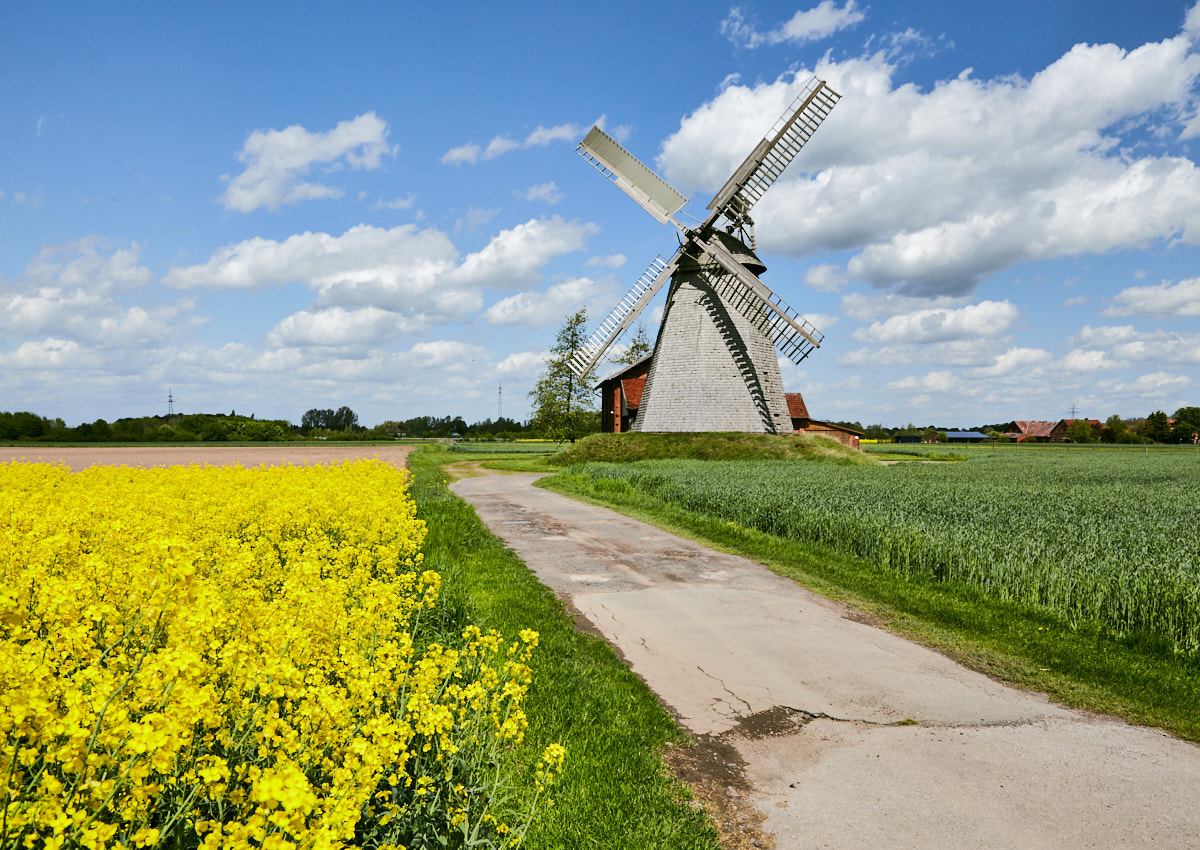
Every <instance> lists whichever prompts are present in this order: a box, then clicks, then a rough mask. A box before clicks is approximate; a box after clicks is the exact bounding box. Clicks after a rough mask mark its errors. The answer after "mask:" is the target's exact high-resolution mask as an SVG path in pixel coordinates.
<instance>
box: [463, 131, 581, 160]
mask: <svg viewBox="0 0 1200 850" xmlns="http://www.w3.org/2000/svg"><path fill="white" fill-rule="evenodd" d="M585 132H586V128H584V127H581V126H580V125H578V124H559V125H557V126H555V127H542V126H541V125H539V126H538V127H537V129H535V130H533V131H532V132H531V133H529V134H528V135H527V136H526V137H525V138H524V139H522V140H517V139H514V138H512V137H510V136H496V137H495V138H493V139H492V140H491V141H490V142H488V144H487V147H486V148H480V147H479V145H478V144H476V143H475V142H468V143H467V144H465V145H459V146H458V147H455V148H451V149H450V150H448V151H446V153H444V154H443V155H442V164H443V165H455V166H457V165H464V164H465V165H475V164H476V163H478V162H479V161H480V160H485V161H486V160H489V159H495V158H496V157H498V156H503V155H504V154H506V153H510V152H512V151H515V150H528V149H529V148H535V147H545V146H547V145H549V144H552V143H554V142H574V141H577V140H578V139H580V138H582V137H583V134H584V133H585Z"/></svg>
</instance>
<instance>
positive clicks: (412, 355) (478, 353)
mask: <svg viewBox="0 0 1200 850" xmlns="http://www.w3.org/2000/svg"><path fill="white" fill-rule="evenodd" d="M484 353H485V349H483V348H481V347H480V346H478V345H470V344H468V343H465V342H459V341H458V340H452V339H439V340H434V341H432V342H418V343H417V344H416V345H414V346H413V347H412V350H411V351H410V352H409V353H408V355H407V356H406V357H405V360H406V361H407V362H411V363H412V364H413V365H415V366H418V367H420V368H425V369H435V368H444V367H447V366H448V367H452V368H454V369H458V370H462V369H466V368H468V365H469V364H470V363H471V362H472V361H475V360H478V359H479V358H480V357H482V356H483V355H484Z"/></svg>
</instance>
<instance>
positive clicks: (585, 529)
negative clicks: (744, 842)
mask: <svg viewBox="0 0 1200 850" xmlns="http://www.w3.org/2000/svg"><path fill="white" fill-rule="evenodd" d="M537 477H538V476H535V475H498V476H487V477H480V478H466V479H463V480H461V481H458V482H456V483H455V484H454V485H453V486H452V489H453V490H454V492H455V493H457V494H458V495H459V496H461V497H462V498H463V499H465V500H467V501H468V502H469V503H471V504H472V505H473V506H474V507H475V510H476V512H477V513H478V514H479V516H480V518H481V519H482V520H483V522H484V523H485V524H486V525H487V526H488V527H489V528H490V529H491V530H492V532H493V533H495V534H496V535H497V536H499V537H501V538H503V539H504V540H505V541H506V542H507V543H508V545H509V546H510V547H512V548H513V549H514V550H515V551H516V552H517V553H518V554H519V555H520V556H521V558H522V559H523V560H524V561H525V563H526V564H527V565H528V566H529V567H530V569H532V570H533V571H534V572H535V573H536V574H537V576H538V578H539V579H540V580H541V581H542V582H543V583H544V584H546V585H548V586H549V587H551V588H552V589H553V590H554V591H555V592H556V593H557V594H558V595H559V596H560V597H561V598H563V599H564V600H567V601H568V602H569V603H570V604H571V605H572V606H573V607H574V608H575V609H576V610H578V611H579V612H580V613H581V614H582V616H584V617H586V618H587V620H588V621H589V622H590V623H591V625H592V626H594V627H595V628H596V629H597V630H598V631H599V632H600V633H601V634H603V635H604V637H605V638H606V639H607V640H608V641H609V642H610V643H611V644H612V645H613V646H615V647H616V648H617V649H618V650H619V651H620V652H621V653H622V654H623V656H624V657H625V659H626V660H627V661H628V663H629V665H630V667H631V668H632V669H633V670H634V671H635V672H636V673H637V674H638V675H640V676H641V677H642V678H643V679H644V680H645V681H646V683H647V684H648V685H649V686H650V688H651V689H652V690H653V691H654V692H655V693H656V694H658V696H659V698H660V699H661V700H662V701H663V703H665V704H666V705H667V706H668V707H669V708H670V709H672V710H673V711H674V712H675V714H676V716H677V717H678V719H679V722H680V723H681V724H682V725H683V726H685V727H686V728H687V729H689V730H690V731H692V732H693V733H695V734H696V735H698V736H701V737H703V738H720V739H722V741H723V742H724V743H727V744H729V745H731V746H732V747H733V748H735V749H736V751H737V753H738V755H739V756H740V757H741V759H742V760H743V761H744V770H743V774H742V775H743V777H744V779H745V785H747V786H748V789H749V790H748V796H749V799H750V801H751V802H752V803H753V805H754V806H755V807H756V808H757V809H758V811H759V812H760V813H761V817H762V818H763V821H762V826H763V829H764V830H765V832H767V833H768V834H770V835H773V837H774V839H775V841H776V843H777V846H779V847H783V848H793V847H795V848H818V847H819V848H863V847H876V846H887V847H894V848H918V847H919V848H963V847H973V848H984V847H995V848H1000V847H1004V848H1018V847H1019V848H1048V849H1049V848H1055V850H1057V848H1077V847H1078V848H1083V847H1089V848H1117V847H1120V848H1131V847H1167V848H1200V748H1198V747H1196V746H1194V745H1192V744H1190V743H1187V742H1184V741H1180V740H1178V739H1175V738H1172V737H1170V736H1168V735H1165V734H1163V733H1161V732H1157V731H1155V730H1151V729H1145V728H1140V727H1134V726H1129V725H1127V724H1125V723H1121V722H1119V721H1114V720H1111V719H1108V718H1101V717H1095V716H1092V715H1088V714H1084V713H1081V712H1077V711H1073V710H1069V709H1066V708H1063V707H1061V706H1058V705H1055V704H1053V703H1051V702H1049V701H1048V700H1047V699H1046V698H1045V697H1044V696H1042V695H1039V694H1035V693H1029V692H1026V691H1021V690H1017V689H1014V688H1010V687H1008V686H1005V685H1002V684H999V683H997V682H994V681H992V680H991V679H989V678H987V677H986V676H983V675H980V674H978V673H974V672H972V671H970V670H967V669H965V668H964V667H962V666H960V665H958V664H957V663H955V662H953V661H951V660H950V659H948V658H946V657H944V656H942V655H940V654H938V653H936V652H933V651H931V650H929V649H926V648H924V647H922V646H918V645H916V644H913V643H911V642H909V641H906V640H904V639H902V638H900V637H897V636H896V635H893V634H891V633H890V632H886V631H883V630H881V629H878V628H875V627H873V626H871V625H869V624H867V623H864V622H861V618H857V617H856V616H855V614H854V612H853V611H852V610H851V609H848V608H846V607H845V606H842V605H840V604H838V603H835V602H831V601H830V600H827V599H824V598H822V597H819V596H816V595H815V594H812V593H810V592H809V591H807V590H804V589H803V588H801V587H799V586H797V585H796V584H794V583H793V582H791V581H788V580H787V579H784V578H781V577H779V576H776V575H775V574H774V573H772V572H770V571H769V570H767V569H766V568H765V567H763V566H761V565H759V564H757V563H755V562H753V561H749V560H747V559H744V558H739V557H736V556H732V555H726V554H723V553H720V552H715V551H713V550H711V549H707V548H705V547H703V546H700V545H699V544H696V543H693V542H691V541H689V540H685V539H683V538H680V537H677V536H675V535H672V534H669V533H667V532H664V531H661V530H659V529H657V528H654V527H653V526H650V525H647V524H645V523H641V522H638V521H636V520H632V519H629V518H627V517H624V516H622V515H620V514H617V513H615V512H613V511H609V510H607V509H604V508H599V507H596V506H593V505H588V504H584V503H581V502H576V501H573V500H571V499H568V498H565V497H563V496H559V495H557V494H555V493H550V492H548V491H545V490H541V489H539V488H537V487H534V486H532V485H533V482H534V481H535V480H536V479H537ZM781 716H784V717H787V718H790V720H791V722H790V723H788V724H784V725H783V726H782V727H781V726H780V725H779V724H778V723H774V724H773V725H772V728H771V730H770V731H769V732H768V733H756V732H755V731H754V730H755V727H756V724H755V722H754V719H755V718H763V717H772V718H774V719H775V720H778V718H779V717H781ZM731 793H732V791H731Z"/></svg>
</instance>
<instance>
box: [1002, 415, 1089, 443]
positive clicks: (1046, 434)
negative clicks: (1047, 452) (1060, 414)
mask: <svg viewBox="0 0 1200 850" xmlns="http://www.w3.org/2000/svg"><path fill="white" fill-rule="evenodd" d="M1084 421H1085V422H1087V423H1088V424H1089V425H1091V426H1092V430H1093V432H1095V433H1096V434H1097V435H1098V434H1099V433H1100V430H1101V428H1103V425H1101V423H1100V420H1099V419H1085V420H1084ZM1073 422H1075V420H1074V419H1060V420H1058V421H1057V422H1047V421H1045V420H1037V419H1017V420H1016V421H1014V422H1013V424H1014V425H1016V426H1017V430H1016V431H1006V432H1005V433H1004V435H1003V436H1005V437H1008V438H1009V439H1010V440H1015V441H1017V442H1018V443H1065V442H1067V429H1068V428H1070V427H1071V423H1073Z"/></svg>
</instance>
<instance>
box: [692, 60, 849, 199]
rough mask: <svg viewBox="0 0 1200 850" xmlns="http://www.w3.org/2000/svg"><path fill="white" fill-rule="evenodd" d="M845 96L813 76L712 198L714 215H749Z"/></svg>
mask: <svg viewBox="0 0 1200 850" xmlns="http://www.w3.org/2000/svg"><path fill="white" fill-rule="evenodd" d="M841 98H842V96H841V95H840V94H838V93H837V92H835V91H834V90H833V89H831V88H829V86H827V85H825V81H824V80H818V79H817V78H816V77H813V78H812V79H811V80H809V81H808V85H806V86H805V87H804V91H802V92H801V93H800V95H799V96H798V97H797V98H796V99H795V100H793V101H792V104H791V106H789V107H788V108H787V109H786V110H785V111H784V113H783V115H782V116H780V118H779V120H778V121H776V122H775V126H774V127H772V128H771V131H770V132H769V133H767V135H766V137H765V138H764V139H763V140H762V141H761V142H759V143H758V146H757V147H756V148H755V149H754V151H753V152H752V153H751V154H750V156H748V157H746V161H745V162H743V163H742V164H741V167H739V168H738V170H737V171H735V172H733V176H732V177H730V178H729V179H728V180H727V181H726V182H725V185H724V186H722V187H721V191H719V192H717V194H716V196H714V197H713V199H712V201H711V202H709V205H708V209H710V210H712V211H713V218H714V219H715V218H716V217H717V216H720V215H724V216H725V217H726V218H728V219H729V220H730V221H733V222H740V221H742V220H743V219H745V217H746V215H747V214H748V213H749V212H750V208H751V207H753V206H754V205H755V204H756V203H758V201H759V199H760V198H762V196H763V194H764V193H765V192H766V191H767V189H769V188H770V187H771V184H772V183H774V182H775V181H776V180H777V179H778V178H779V175H780V174H782V173H783V170H784V169H785V168H787V166H788V163H790V162H791V161H792V159H793V157H795V156H796V154H798V153H799V152H800V149H801V148H802V147H804V143H805V142H807V141H808V140H809V138H811V137H812V134H813V133H815V132H816V131H817V128H818V127H819V126H821V122H822V121H824V120H825V118H826V116H828V115H829V113H830V111H832V110H833V107H834V106H836V105H837V102H838V101H839V100H841Z"/></svg>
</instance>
